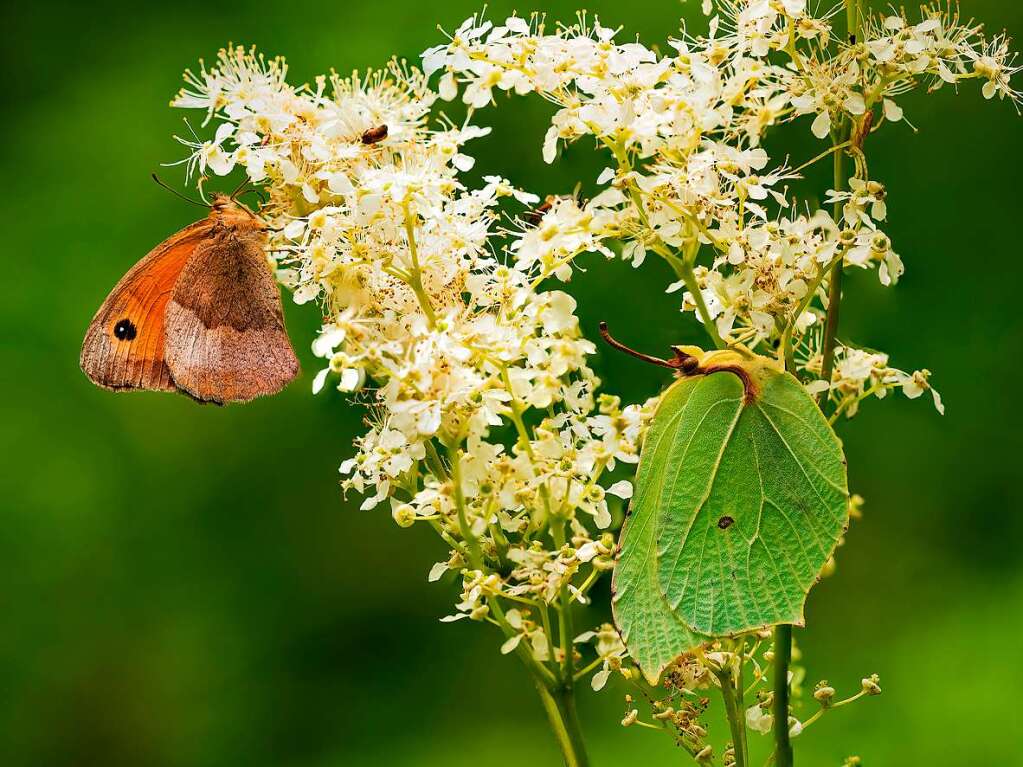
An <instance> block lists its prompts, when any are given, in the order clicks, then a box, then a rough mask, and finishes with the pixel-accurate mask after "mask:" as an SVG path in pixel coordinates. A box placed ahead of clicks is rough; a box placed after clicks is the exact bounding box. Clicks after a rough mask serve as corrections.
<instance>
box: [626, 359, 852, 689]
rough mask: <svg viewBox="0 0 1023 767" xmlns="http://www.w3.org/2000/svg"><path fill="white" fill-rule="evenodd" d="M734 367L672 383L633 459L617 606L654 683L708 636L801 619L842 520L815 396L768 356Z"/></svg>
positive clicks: (837, 460) (828, 433) (842, 488)
mask: <svg viewBox="0 0 1023 767" xmlns="http://www.w3.org/2000/svg"><path fill="white" fill-rule="evenodd" d="M730 367H731V369H732V371H733V372H725V371H723V372H713V373H709V374H706V375H699V376H694V377H691V378H683V379H681V380H679V381H677V382H676V383H675V384H673V385H672V386H671V387H670V388H669V389H668V390H667V391H666V392H665V394H664V396H663V398H662V400H661V403H660V405H659V407H658V410H657V413H656V415H655V416H654V420H653V423H652V424H651V426H650V429H649V431H648V433H647V437H646V442H645V444H644V447H643V451H642V454H641V456H640V465H639V474H638V477H637V480H636V494H635V498H634V499H633V504H632V510H631V514H630V517H629V519H628V521H627V523H626V526H625V529H624V530H623V531H622V538H621V550H620V554H619V559H618V563H617V565H616V568H615V581H614V585H615V596H614V602H613V606H614V612H615V620H616V621H617V623H618V627H619V629H620V631H621V633H622V638H623V639H624V641H625V643H626V645H627V646H628V648H629V651H630V653H631V654H632V656H633V658H634V659H635V660H636V662H637V663H638V664H639V665H640V667H641V668H642V669H643V672H644V674H645V675H646V676H647V678H648V679H651V680H655V679H656V678H657V677H658V676H659V675H660V672H661V670H662V669H663V668H664V667H665V666H666V665H667V664H668V663H670V662H671V660H672V659H674V658H675V657H676V656H677V655H679V653H681V652H684V651H685V650H688V649H690V648H692V647H694V646H696V645H698V644H700V643H701V642H702V641H705V640H706V638H707V637H708V636H723V635H729V634H736V633H740V632H743V631H748V630H751V629H755V628H760V627H763V626H768V625H773V624H777V623H794V624H802V622H803V605H804V603H805V601H806V595H807V593H808V592H809V590H810V588H811V587H812V586H813V584H814V583H815V582H816V580H817V577H818V575H819V573H820V571H821V568H822V567H823V566H824V564H825V563H826V562H827V560H828V557H830V556H831V553H832V551H833V550H834V548H835V545H836V544H837V542H838V539H839V537H840V536H841V534H842V532H843V530H844V529H845V526H846V521H847V513H848V512H847V495H848V490H847V485H846V472H845V460H844V458H843V455H842V447H841V444H840V443H839V441H838V438H837V437H836V436H835V434H834V432H833V431H832V430H831V427H830V426H829V425H828V423H827V421H825V419H824V417H823V415H822V414H821V412H820V410H819V409H818V408H817V406H816V404H815V403H814V401H813V399H812V398H811V397H810V396H809V395H808V394H807V393H806V390H805V389H804V388H803V387H802V385H801V384H800V383H799V382H798V381H797V380H796V379H795V378H794V377H792V376H791V375H789V374H787V373H784V372H782V371H780V370H777V369H775V368H774V367H773V365H772V364H770V363H769V362H767V361H759V360H754V361H747V360H743V361H741V362H739V363H737V364H736V365H732V366H730ZM711 369H713V368H711ZM736 369H741V371H742V372H744V373H745V376H743V377H740V375H737V374H736V372H734V371H735V370H736Z"/></svg>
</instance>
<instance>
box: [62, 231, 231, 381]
mask: <svg viewBox="0 0 1023 767" xmlns="http://www.w3.org/2000/svg"><path fill="white" fill-rule="evenodd" d="M210 227H211V224H210V222H209V220H203V221H200V222H197V223H195V224H192V225H191V226H189V227H186V228H185V229H183V230H181V231H180V232H178V233H177V234H175V235H173V236H172V237H169V238H168V239H167V240H165V241H164V242H162V243H160V244H159V245H158V246H157V247H155V248H154V249H153V250H152V251H150V252H149V254H147V255H146V257H145V258H143V259H142V260H141V261H139V262H138V263H137V264H135V266H133V267H132V268H131V269H130V270H129V271H128V273H127V274H125V275H124V277H122V278H121V280H120V282H118V283H117V285H116V286H115V287H114V289H113V290H112V291H111V292H110V295H109V296H107V299H106V300H105V301H104V302H103V304H102V306H100V308H99V311H98V312H96V316H95V317H93V319H92V323H91V324H90V325H89V329H88V330H87V331H86V333H85V340H84V342H83V343H82V352H81V356H80V358H79V362H80V364H81V367H82V370H83V371H84V372H85V374H86V375H87V376H88V377H89V378H90V379H91V380H92V381H93V382H94V383H96V384H98V385H99V386H103V387H105V388H107V389H115V390H125V389H155V390H159V391H174V390H175V389H176V387H175V385H174V381H173V380H172V377H171V374H170V370H169V368H168V366H167V364H166V361H165V359H164V347H165V336H166V333H165V330H166V329H165V325H164V316H165V310H166V308H167V304H168V302H169V301H170V298H171V294H172V292H173V290H174V285H175V283H176V281H177V279H178V277H179V276H180V275H181V273H182V271H183V269H184V267H185V265H186V264H187V263H188V260H189V259H190V258H191V256H192V254H193V253H194V252H195V250H196V248H197V246H198V245H199V243H200V242H202V240H203V238H204V237H205V236H206V235H207V233H208V232H209V231H210Z"/></svg>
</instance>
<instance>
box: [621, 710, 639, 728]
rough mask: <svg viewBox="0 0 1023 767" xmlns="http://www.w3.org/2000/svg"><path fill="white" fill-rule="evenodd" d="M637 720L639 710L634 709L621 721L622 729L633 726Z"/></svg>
mask: <svg viewBox="0 0 1023 767" xmlns="http://www.w3.org/2000/svg"><path fill="white" fill-rule="evenodd" d="M637 719H639V710H638V709H635V708H634V709H632V711H630V712H629V713H627V714H626V715H625V718H624V719H622V727H628V726H630V725H633V724H635V723H636V720H637Z"/></svg>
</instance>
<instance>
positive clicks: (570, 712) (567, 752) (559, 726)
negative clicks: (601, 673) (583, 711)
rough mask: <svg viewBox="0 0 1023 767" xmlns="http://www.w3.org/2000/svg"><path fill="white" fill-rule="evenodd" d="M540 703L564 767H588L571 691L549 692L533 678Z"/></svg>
mask: <svg viewBox="0 0 1023 767" xmlns="http://www.w3.org/2000/svg"><path fill="white" fill-rule="evenodd" d="M533 681H534V683H535V684H536V691H537V693H538V694H539V695H540V702H541V703H542V704H543V709H544V711H545V712H546V714H547V721H548V723H549V724H550V726H551V730H552V731H553V732H554V737H555V739H556V740H557V741H558V747H559V748H560V749H561V756H562V758H563V759H564V760H565V767H588V765H589V763H590V760H589V757H588V756H587V755H586V746H585V745H584V743H583V734H582V730H581V729H580V727H579V717H578V716H577V715H576V711H575V696H574V695H573V694H572V691H571V690H565V689H563V688H555V689H553V690H551V689H550V688H548V687H547V685H545V684H544V683H543V681H542V680H540V679H537V678H536V677H534V678H533Z"/></svg>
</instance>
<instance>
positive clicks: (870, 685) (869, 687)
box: [862, 674, 881, 695]
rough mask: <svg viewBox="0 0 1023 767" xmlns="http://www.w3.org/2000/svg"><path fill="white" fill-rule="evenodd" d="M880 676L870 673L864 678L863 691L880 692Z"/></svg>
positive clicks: (870, 693) (872, 693)
mask: <svg viewBox="0 0 1023 767" xmlns="http://www.w3.org/2000/svg"><path fill="white" fill-rule="evenodd" d="M880 681H881V678H880V677H879V676H878V675H877V674H871V675H870V676H869V677H867V678H866V679H864V680H862V683H863V692H865V693H867V695H880V694H881V685H880Z"/></svg>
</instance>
